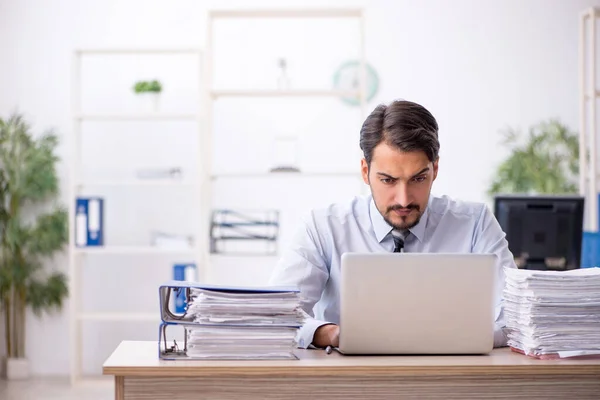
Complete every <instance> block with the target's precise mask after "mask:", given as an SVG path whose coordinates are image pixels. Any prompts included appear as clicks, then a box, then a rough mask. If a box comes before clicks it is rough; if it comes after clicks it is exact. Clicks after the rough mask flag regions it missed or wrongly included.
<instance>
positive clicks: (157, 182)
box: [75, 179, 200, 187]
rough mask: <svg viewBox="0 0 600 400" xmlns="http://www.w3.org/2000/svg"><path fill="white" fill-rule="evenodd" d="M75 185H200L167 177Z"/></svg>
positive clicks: (79, 184) (96, 181)
mask: <svg viewBox="0 0 600 400" xmlns="http://www.w3.org/2000/svg"><path fill="white" fill-rule="evenodd" d="M75 186H77V187H85V186H96V187H97V186H119V187H120V186H151V187H153V186H158V187H161V186H168V187H195V186H200V185H199V184H198V183H193V182H190V181H177V180H167V179H163V180H160V179H155V180H151V179H145V180H142V179H140V180H130V181H110V180H90V181H81V182H78V183H77V184H76V185H75Z"/></svg>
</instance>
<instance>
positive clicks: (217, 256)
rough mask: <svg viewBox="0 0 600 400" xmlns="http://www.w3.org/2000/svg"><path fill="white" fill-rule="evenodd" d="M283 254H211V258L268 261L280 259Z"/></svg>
mask: <svg viewBox="0 0 600 400" xmlns="http://www.w3.org/2000/svg"><path fill="white" fill-rule="evenodd" d="M280 257H281V254H260V253H242V252H240V253H210V258H214V259H219V258H221V259H226V258H251V259H257V258H267V259H278V258H280Z"/></svg>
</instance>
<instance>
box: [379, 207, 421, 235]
mask: <svg viewBox="0 0 600 400" xmlns="http://www.w3.org/2000/svg"><path fill="white" fill-rule="evenodd" d="M395 210H414V211H413V212H414V213H415V214H416V216H417V217H416V218H415V220H414V221H412V222H408V218H409V217H412V213H411V215H407V216H406V217H400V218H401V219H402V220H403V222H402V223H400V224H398V223H394V222H392V221H391V220H390V218H388V215H389V214H390V213H392V212H394V211H395ZM422 215H423V213H421V210H420V207H419V206H418V205H416V204H410V205H408V206H406V207H402V206H401V205H399V204H396V205H393V206H389V207H388V208H387V210H386V212H385V215H383V219H384V220H385V222H387V223H388V225H390V226H391V227H393V228H394V229H398V230H405V229H410V228H412V227H413V226H415V225H417V224H418V223H419V221H420V220H421V216H422Z"/></svg>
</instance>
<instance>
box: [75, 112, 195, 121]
mask: <svg viewBox="0 0 600 400" xmlns="http://www.w3.org/2000/svg"><path fill="white" fill-rule="evenodd" d="M198 118H199V116H198V115H197V114H166V113H165V114H143V113H131V114H79V115H76V116H75V119H77V120H79V121H169V120H197V119H198Z"/></svg>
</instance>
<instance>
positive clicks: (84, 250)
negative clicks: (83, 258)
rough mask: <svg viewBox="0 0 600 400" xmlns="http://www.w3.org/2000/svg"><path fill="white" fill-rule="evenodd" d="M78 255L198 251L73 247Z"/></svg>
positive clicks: (124, 247)
mask: <svg viewBox="0 0 600 400" xmlns="http://www.w3.org/2000/svg"><path fill="white" fill-rule="evenodd" d="M75 252H76V253H78V254H191V253H196V252H198V249H195V248H191V249H163V248H158V247H152V246H98V247H94V246H90V247H75Z"/></svg>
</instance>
